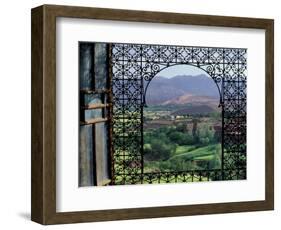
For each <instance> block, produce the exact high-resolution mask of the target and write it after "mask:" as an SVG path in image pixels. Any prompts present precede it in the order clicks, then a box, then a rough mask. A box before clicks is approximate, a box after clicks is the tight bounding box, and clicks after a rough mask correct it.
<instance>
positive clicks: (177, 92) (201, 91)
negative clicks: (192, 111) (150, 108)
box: [146, 74, 219, 105]
mask: <svg viewBox="0 0 281 230" xmlns="http://www.w3.org/2000/svg"><path fill="white" fill-rule="evenodd" d="M218 100H219V93H218V89H217V86H216V85H215V83H214V81H213V79H211V78H210V77H207V76H206V75H203V74H200V75H196V76H191V75H178V76H175V77H172V78H164V77H161V76H156V77H155V78H154V79H153V80H152V81H151V82H150V84H149V86H148V89H147V93H146V102H147V104H148V105H149V104H151V105H156V104H163V105H165V104H186V103H199V104H200V103H204V104H206V103H207V104H209V103H211V104H218Z"/></svg>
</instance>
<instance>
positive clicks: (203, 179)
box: [31, 5, 274, 224]
mask: <svg viewBox="0 0 281 230" xmlns="http://www.w3.org/2000/svg"><path fill="white" fill-rule="evenodd" d="M273 29H274V26H273V20H271V19H257V18H239V17H223V16H209V15H191V14H178V13H163V12H147V11H129V10H115V9H101V8H87V7H72V6H55V5H43V6H40V7H37V8H34V9H32V217H31V218H32V220H33V221H36V222H39V223H41V224H58V223H74V222H88V221H106V220H121V219H137V218H152V217H168V216H181V215H197V214H212V213H228V212H243V211H258V210H272V209H273V208H274V98H273V95H274V93H273V88H274V87H273V86H274V83H273V79H274V77H273V69H274V66H273V64H274V43H273V38H274V36H273Z"/></svg>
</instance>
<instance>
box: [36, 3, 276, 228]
mask: <svg viewBox="0 0 281 230" xmlns="http://www.w3.org/2000/svg"><path fill="white" fill-rule="evenodd" d="M56 17H73V18H88V19H104V20H123V21H131V22H150V23H170V24H171V23H174V24H187V25H202V26H224V27H239V28H256V29H264V30H265V31H266V73H265V75H266V162H265V163H266V188H265V190H266V199H265V200H264V201H251V202H234V203H219V204H200V205H183V206H172V207H171V206H169V207H150V208H133V209H118V210H103V211H83V212H64V213H57V212H56ZM273 34H274V26H273V20H270V19H256V18H240V17H223V16H209V15H193V14H178V13H162V12H145V11H128V10H114V9H101V8H88V7H73V6H54V5H44V6H40V7H38V8H34V9H32V50H31V51H32V206H31V207H32V210H31V212H32V215H31V218H32V220H33V221H36V222H38V223H41V224H59V223H75V222H89V221H108V220H124V219H138V218H155V217H168V216H182V215H198V214H215V213H230V212H244V211H258V210H272V209H273V208H274V99H273V95H274V91H273V89H274V78H273V67H274V41H273Z"/></svg>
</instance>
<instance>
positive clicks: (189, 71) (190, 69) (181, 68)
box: [157, 65, 209, 78]
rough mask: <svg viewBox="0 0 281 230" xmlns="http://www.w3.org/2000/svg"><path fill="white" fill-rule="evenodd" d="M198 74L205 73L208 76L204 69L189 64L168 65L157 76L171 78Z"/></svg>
mask: <svg viewBox="0 0 281 230" xmlns="http://www.w3.org/2000/svg"><path fill="white" fill-rule="evenodd" d="M199 74H205V75H206V76H208V77H209V75H208V74H206V72H205V71H203V70H201V69H199V68H197V67H195V66H190V65H175V66H171V67H168V68H166V69H164V70H162V71H160V72H159V73H158V74H157V76H162V77H165V78H172V77H174V76H177V75H199Z"/></svg>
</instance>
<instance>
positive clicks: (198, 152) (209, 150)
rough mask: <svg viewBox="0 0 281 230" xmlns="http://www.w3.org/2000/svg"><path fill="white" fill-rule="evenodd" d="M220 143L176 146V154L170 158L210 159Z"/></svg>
mask: <svg viewBox="0 0 281 230" xmlns="http://www.w3.org/2000/svg"><path fill="white" fill-rule="evenodd" d="M219 147H220V144H212V145H208V146H203V147H196V146H192V145H191V146H186V145H184V146H178V147H177V149H176V155H175V156H173V157H171V158H170V159H171V160H172V159H176V158H182V159H183V160H211V159H212V158H213V156H214V155H215V154H216V151H217V150H218V148H219Z"/></svg>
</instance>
